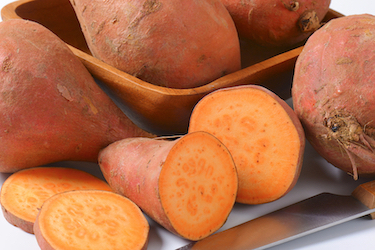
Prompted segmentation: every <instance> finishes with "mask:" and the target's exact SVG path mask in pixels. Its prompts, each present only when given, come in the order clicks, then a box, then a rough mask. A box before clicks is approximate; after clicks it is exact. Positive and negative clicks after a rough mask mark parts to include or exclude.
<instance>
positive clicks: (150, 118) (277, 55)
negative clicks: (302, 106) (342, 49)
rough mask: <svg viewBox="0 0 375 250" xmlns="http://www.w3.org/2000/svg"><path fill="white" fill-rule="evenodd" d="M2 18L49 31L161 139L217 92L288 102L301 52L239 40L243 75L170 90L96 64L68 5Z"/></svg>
mask: <svg viewBox="0 0 375 250" xmlns="http://www.w3.org/2000/svg"><path fill="white" fill-rule="evenodd" d="M339 16H342V15H341V14H340V13H337V12H335V11H333V10H330V11H329V13H328V14H327V15H326V18H325V20H326V21H328V20H330V19H332V18H335V17H339ZM1 17H2V19H3V20H4V21H5V20H8V19H26V20H32V21H35V22H38V23H40V24H42V25H44V26H45V27H47V28H48V29H50V30H51V31H52V32H54V33H55V34H56V35H58V36H59V37H60V38H61V39H62V40H63V41H64V42H65V43H66V44H67V45H68V46H69V48H70V49H71V50H72V51H73V53H74V54H75V55H76V56H77V57H78V58H80V59H81V61H82V62H83V64H84V65H85V66H86V68H87V69H88V70H89V72H90V73H91V74H92V75H93V76H94V77H95V78H96V79H98V80H99V83H102V84H103V86H104V87H105V88H107V89H108V90H109V92H110V93H111V94H113V97H114V98H116V100H117V101H118V103H119V104H120V105H121V106H123V107H122V108H123V110H124V112H125V113H126V114H127V115H128V116H129V117H130V118H131V119H132V120H134V121H135V122H136V123H137V124H138V125H139V126H140V127H142V128H144V129H146V130H148V131H150V132H153V133H156V134H164V135H166V134H181V133H185V132H186V131H187V127H188V123H189V117H190V114H191V111H192V109H193V107H194V105H195V104H196V103H197V102H198V101H199V100H200V99H201V98H202V97H203V96H204V95H206V94H208V93H210V92H212V91H214V90H216V89H219V88H224V87H230V86H236V85H243V84H260V85H263V86H265V87H267V88H269V89H270V90H272V91H274V92H275V93H276V94H278V95H279V96H281V97H282V98H284V99H286V98H289V97H290V88H291V82H292V75H293V69H294V64H295V61H296V59H297V57H298V55H299V54H300V52H301V50H302V46H296V47H294V48H275V49H264V48H260V47H259V46H257V45H255V44H252V43H251V42H249V41H245V40H243V39H241V56H242V69H241V70H239V71H237V72H234V73H232V74H228V75H226V76H223V77H221V78H219V79H216V80H214V81H212V82H210V83H208V84H206V85H204V86H201V87H197V88H192V89H173V88H165V87H160V86H156V85H153V84H151V83H148V82H144V81H142V80H140V79H138V78H136V77H133V76H131V75H129V74H127V73H125V72H123V71H120V70H118V69H116V68H114V67H112V66H110V65H108V64H106V63H103V62H102V61H100V60H98V59H96V58H94V57H93V56H92V55H91V53H90V51H89V49H88V47H87V44H86V42H85V39H84V36H83V34H82V32H81V28H80V26H79V23H78V20H77V18H76V15H75V13H74V10H73V8H72V6H71V4H70V2H69V0H20V1H16V2H13V3H10V4H8V5H6V6H5V7H4V8H3V9H2V10H1ZM301 45H302V44H301Z"/></svg>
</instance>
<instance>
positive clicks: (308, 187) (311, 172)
mask: <svg viewBox="0 0 375 250" xmlns="http://www.w3.org/2000/svg"><path fill="white" fill-rule="evenodd" d="M51 1H53V0H51ZM10 2H12V1H11V0H0V7H1V8H2V7H3V6H5V5H6V4H8V3H10ZM331 8H332V9H334V10H336V11H338V12H341V13H342V14H344V15H352V14H363V13H370V14H374V15H375V1H374V0H357V1H352V0H332V2H331ZM0 39H1V37H0ZM0 143H1V142H0ZM57 165H64V166H65V165H69V166H73V167H78V168H81V169H83V170H86V171H88V172H91V173H93V174H95V175H97V176H99V177H100V176H101V175H100V171H99V169H98V167H97V165H95V164H87V163H79V164H77V163H61V164H57ZM8 176H9V175H8V174H2V173H0V186H1V185H2V183H3V182H4V181H5V179H6V178H7V177H8ZM365 181H369V180H368V179H367V180H366V179H360V180H359V181H354V180H353V179H352V178H351V177H350V176H348V175H347V174H345V173H343V172H342V171H340V170H338V169H336V168H334V167H333V166H331V165H330V164H328V163H327V162H326V161H325V160H323V159H322V158H321V157H319V155H318V154H317V153H316V152H315V151H314V150H313V149H312V148H311V146H310V145H309V144H307V146H306V151H305V158H304V165H303V168H302V173H301V176H300V178H299V180H298V182H297V185H296V186H295V187H294V189H293V190H292V191H291V192H290V193H288V194H287V195H286V196H284V197H283V198H281V199H279V200H277V201H275V202H272V203H269V204H264V205H257V206H249V205H240V204H236V205H235V207H234V209H233V212H232V213H231V215H230V216H229V218H228V221H227V223H226V224H225V225H224V227H223V228H222V229H221V230H224V229H227V228H229V227H232V226H235V225H238V224H240V223H242V222H244V221H247V220H250V219H253V218H256V217H258V216H261V215H263V214H266V213H269V212H271V211H274V210H277V209H279V208H281V207H284V206H286V205H289V204H292V203H295V202H297V201H300V200H302V199H305V198H308V197H310V196H313V195H315V194H318V193H321V192H332V193H337V194H348V195H349V194H350V193H351V192H352V191H353V190H354V188H355V187H356V186H357V185H359V184H360V183H362V182H365ZM255 230H256V229H255ZM244 237H246V236H245V235H244ZM374 239H375V220H374V221H372V220H370V219H369V218H368V217H364V218H360V219H356V220H353V221H350V222H346V223H344V224H341V225H338V226H335V227H332V228H329V229H326V230H324V231H321V232H318V233H315V234H312V235H309V236H305V237H303V238H300V239H297V240H294V241H291V242H288V243H285V244H282V245H279V246H277V247H274V248H272V249H285V250H286V249H288V250H290V249H303V250H310V249H319V250H325V249H327V250H328V249H329V250H332V249H355V250H363V249H374V248H375V246H374ZM187 243H188V241H186V240H183V239H180V238H178V237H176V236H174V235H172V234H170V233H169V232H167V231H165V230H164V229H162V228H160V227H159V226H157V225H155V223H153V222H151V232H150V244H149V249H152V250H172V249H176V248H178V247H181V246H183V245H185V244H187ZM0 249H1V250H20V249H22V250H37V249H39V247H38V245H37V242H36V240H35V237H34V236H33V235H31V234H28V233H25V232H23V231H21V230H20V229H18V228H16V227H14V226H12V225H10V224H9V223H8V222H7V221H5V219H4V218H3V216H2V215H0Z"/></svg>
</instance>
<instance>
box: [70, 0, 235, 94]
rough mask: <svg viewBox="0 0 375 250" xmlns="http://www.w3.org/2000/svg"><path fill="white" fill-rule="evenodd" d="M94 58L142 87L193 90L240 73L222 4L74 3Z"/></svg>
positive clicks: (213, 0) (168, 0)
mask: <svg viewBox="0 0 375 250" xmlns="http://www.w3.org/2000/svg"><path fill="white" fill-rule="evenodd" d="M71 2H72V5H73V7H74V9H75V12H76V13H77V16H78V20H79V22H80V24H81V27H82V31H83V33H84V35H85V38H86V41H87V43H88V46H89V48H90V50H91V52H92V54H93V55H94V56H95V57H97V58H99V59H101V60H103V61H104V62H106V63H107V64H109V65H112V66H114V67H116V68H118V69H120V70H122V71H125V72H127V73H129V74H131V75H134V76H136V77H138V78H140V79H141V80H143V81H146V82H149V83H152V84H155V85H160V86H165V87H170V88H193V87H197V86H201V85H204V84H206V83H209V82H211V81H213V80H215V79H217V78H219V77H221V76H223V75H226V74H229V73H232V72H235V71H237V70H239V69H240V68H241V62H240V60H241V59H240V45H239V39H238V34H237V30H236V27H235V25H234V23H233V20H232V19H231V17H230V15H229V13H228V11H227V10H226V8H225V7H224V6H223V4H222V3H221V2H220V0H207V1H199V0H189V1H186V0H143V1H135V0H121V1H119V0H111V1H87V0H71Z"/></svg>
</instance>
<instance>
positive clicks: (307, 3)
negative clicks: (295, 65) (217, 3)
mask: <svg viewBox="0 0 375 250" xmlns="http://www.w3.org/2000/svg"><path fill="white" fill-rule="evenodd" d="M221 1H222V2H223V4H224V5H225V6H226V8H227V9H228V11H229V13H230V14H231V16H232V18H233V20H234V22H235V24H236V27H237V30H238V33H239V35H240V36H241V37H244V38H247V39H251V40H253V41H256V42H257V43H259V44H261V45H263V46H292V45H296V44H298V43H299V42H302V41H304V40H305V39H306V38H307V37H308V36H310V35H311V34H312V33H313V32H314V31H315V30H317V29H318V28H319V27H320V26H321V22H322V19H323V18H324V16H325V15H326V14H327V12H328V10H329V6H330V4H331V1H330V0H246V1H243V0H221Z"/></svg>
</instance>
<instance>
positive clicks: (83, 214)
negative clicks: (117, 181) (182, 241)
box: [37, 190, 149, 250]
mask: <svg viewBox="0 0 375 250" xmlns="http://www.w3.org/2000/svg"><path fill="white" fill-rule="evenodd" d="M37 225H38V227H39V229H40V233H41V235H42V236H43V237H44V239H45V240H46V241H47V242H48V243H49V245H51V246H52V248H53V249H67V250H68V249H69V250H78V249H82V250H83V249H84V250H86V249H91V250H95V249H98V250H103V249H111V250H117V249H121V250H127V249H129V250H137V249H142V248H143V247H144V246H145V245H147V239H148V233H149V225H148V222H147V220H146V218H145V217H144V215H143V213H142V212H141V210H140V209H139V208H138V207H137V206H136V205H135V204H134V203H133V202H131V201H130V200H129V199H127V198H125V197H124V196H121V195H118V194H115V193H113V192H108V191H99V190H85V191H70V192H66V193H60V194H57V195H55V196H53V197H51V199H49V200H47V201H46V203H45V204H44V205H43V207H42V210H41V212H40V214H39V216H38V222H37Z"/></svg>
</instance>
